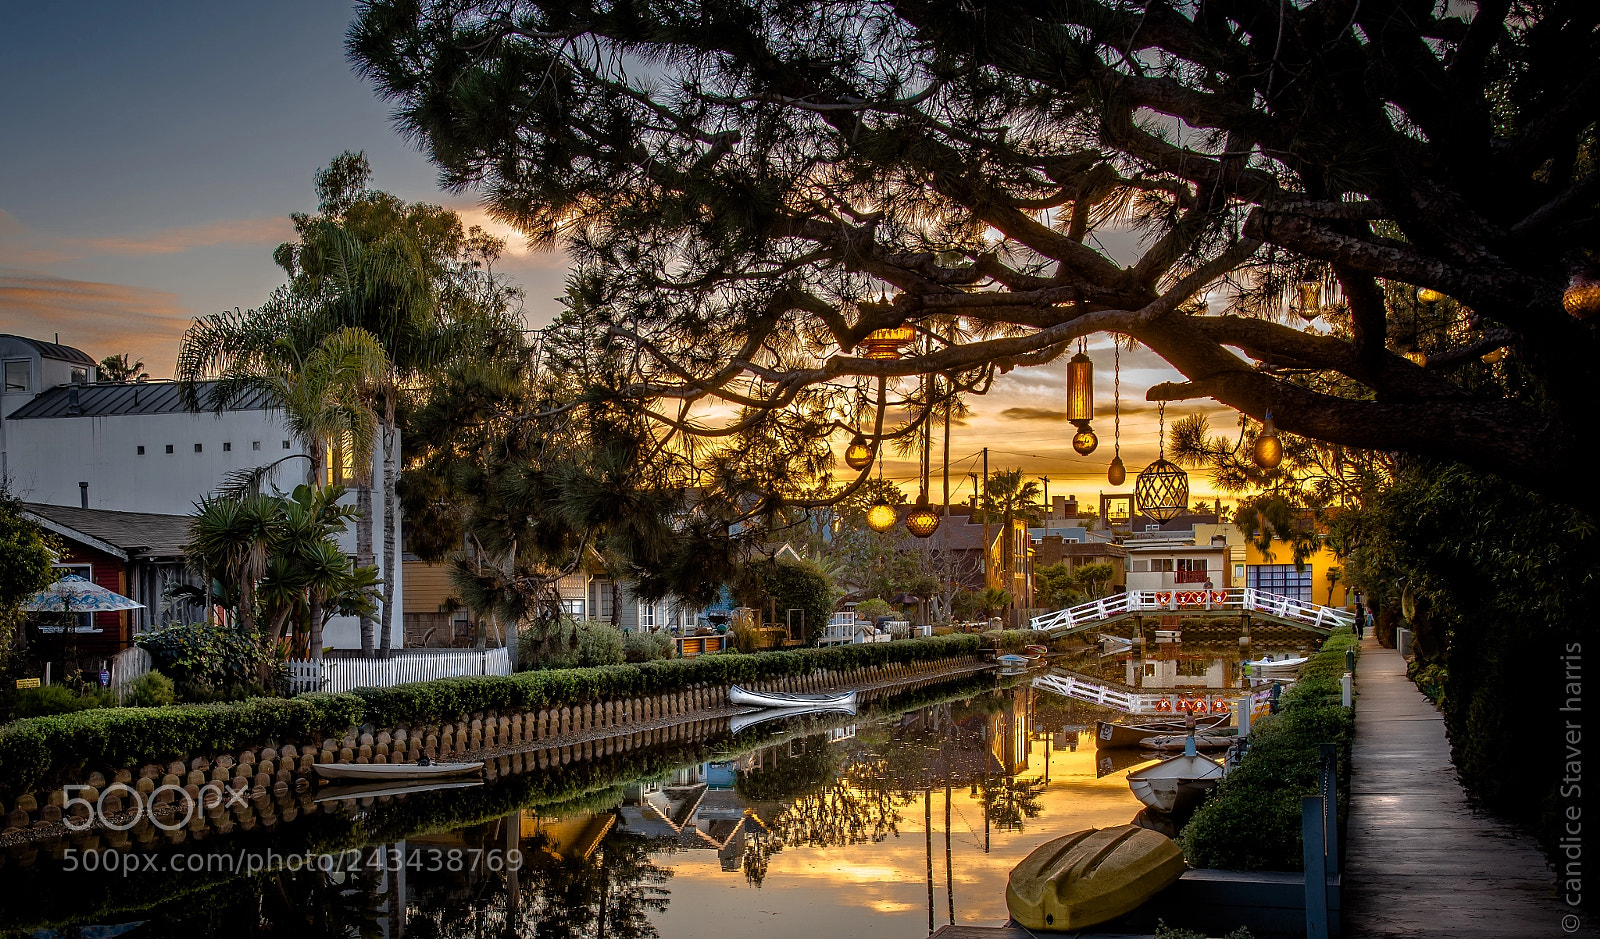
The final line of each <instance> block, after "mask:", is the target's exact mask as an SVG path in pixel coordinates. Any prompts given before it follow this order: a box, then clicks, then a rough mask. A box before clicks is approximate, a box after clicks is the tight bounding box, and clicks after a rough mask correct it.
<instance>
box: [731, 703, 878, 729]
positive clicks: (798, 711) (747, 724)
mask: <svg viewBox="0 0 1600 939" xmlns="http://www.w3.org/2000/svg"><path fill="white" fill-rule="evenodd" d="M855 713H856V709H855V708H853V707H818V708H763V709H762V710H759V711H745V712H744V713H742V714H735V715H733V717H732V718H730V719H729V721H728V732H729V733H733V734H736V733H739V732H740V731H742V730H746V729H748V728H751V727H754V726H755V725H757V724H765V723H766V722H767V721H775V720H780V719H786V718H791V717H810V716H812V715H816V714H839V715H844V716H846V717H853V716H855Z"/></svg>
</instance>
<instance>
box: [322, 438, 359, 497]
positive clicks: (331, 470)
mask: <svg viewBox="0 0 1600 939" xmlns="http://www.w3.org/2000/svg"><path fill="white" fill-rule="evenodd" d="M323 458H324V464H323V465H324V467H325V471H324V475H325V477H326V480H327V482H326V485H329V486H343V485H345V484H346V483H348V482H352V481H353V480H354V479H355V478H356V474H355V465H354V464H353V463H352V462H351V459H352V454H351V452H350V448H349V447H347V446H345V443H344V439H343V438H340V439H339V440H335V441H331V442H330V443H329V444H328V448H327V450H326V451H324V453H323Z"/></svg>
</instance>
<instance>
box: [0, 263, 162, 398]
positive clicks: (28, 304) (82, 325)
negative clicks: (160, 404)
mask: <svg viewBox="0 0 1600 939" xmlns="http://www.w3.org/2000/svg"><path fill="white" fill-rule="evenodd" d="M192 316H193V314H192V313H191V312H190V311H189V310H188V309H186V308H185V307H184V306H183V305H182V303H180V302H179V300H178V298H177V296H176V295H175V294H171V293H167V292H166V291H163V290H150V289H148V288H144V287H130V286H128V285H126V284H106V283H99V282H96V281H86V280H68V279H66V278H63V277H51V276H49V275H47V274H35V273H27V272H0V328H3V329H4V330H5V331H6V332H13V333H17V334H19V335H23V336H29V337H32V338H36V339H49V340H54V339H55V337H56V336H57V335H58V334H59V335H60V337H61V338H60V341H61V342H63V343H66V344H67V345H70V346H76V347H78V348H80V349H82V350H83V351H85V352H87V353H89V354H90V355H92V356H94V357H95V358H96V359H99V358H103V357H105V356H107V355H114V354H118V353H122V352H128V353H130V354H131V355H132V356H133V357H134V358H136V359H143V360H144V363H145V368H146V370H148V371H149V372H150V374H151V375H154V376H156V377H163V376H166V375H170V374H171V371H172V364H173V363H174V362H175V361H176V360H177V355H178V340H179V339H180V338H181V337H182V336H183V331H184V330H185V329H187V328H188V326H189V322H190V319H191V317H192Z"/></svg>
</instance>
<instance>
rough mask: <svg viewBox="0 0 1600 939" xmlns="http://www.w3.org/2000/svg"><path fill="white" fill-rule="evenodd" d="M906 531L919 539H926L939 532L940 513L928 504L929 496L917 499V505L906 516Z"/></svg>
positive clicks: (925, 494)
mask: <svg viewBox="0 0 1600 939" xmlns="http://www.w3.org/2000/svg"><path fill="white" fill-rule="evenodd" d="M906 530H907V531H909V532H911V533H912V534H913V535H916V536H917V537H918V538H926V537H928V536H929V535H932V534H933V533H934V532H936V531H938V530H939V513H938V512H936V511H934V508H933V506H931V505H929V504H928V494H927V493H926V492H924V493H923V494H922V495H920V496H918V497H917V505H916V507H915V508H913V509H912V510H911V511H910V512H908V513H907V514H906Z"/></svg>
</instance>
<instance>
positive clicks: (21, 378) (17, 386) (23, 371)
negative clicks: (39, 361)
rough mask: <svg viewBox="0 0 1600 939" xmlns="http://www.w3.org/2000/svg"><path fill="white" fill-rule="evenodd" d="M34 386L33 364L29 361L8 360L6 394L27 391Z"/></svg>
mask: <svg viewBox="0 0 1600 939" xmlns="http://www.w3.org/2000/svg"><path fill="white" fill-rule="evenodd" d="M32 385H33V363H32V362H30V361H29V360H27V359H7V360H6V394H15V393H17V392H19V391H27V390H28V389H29V388H31V387H32Z"/></svg>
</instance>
